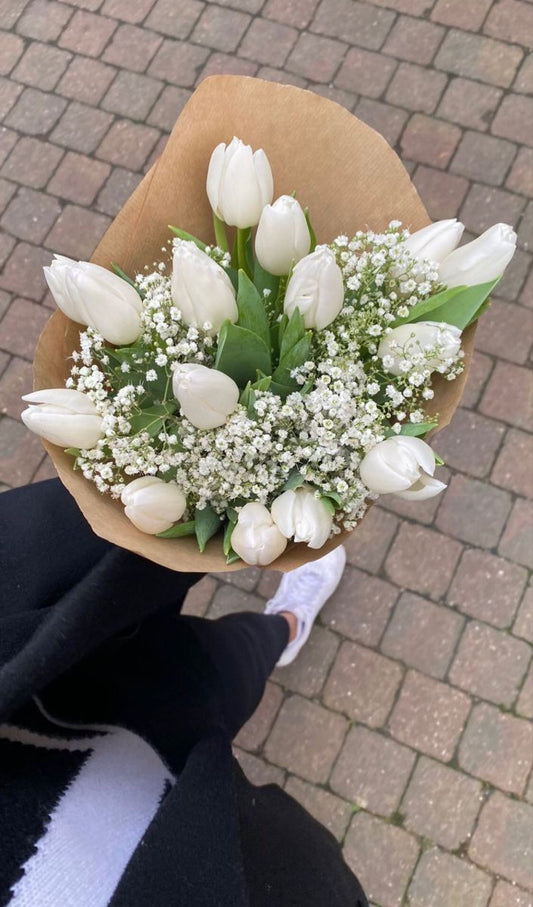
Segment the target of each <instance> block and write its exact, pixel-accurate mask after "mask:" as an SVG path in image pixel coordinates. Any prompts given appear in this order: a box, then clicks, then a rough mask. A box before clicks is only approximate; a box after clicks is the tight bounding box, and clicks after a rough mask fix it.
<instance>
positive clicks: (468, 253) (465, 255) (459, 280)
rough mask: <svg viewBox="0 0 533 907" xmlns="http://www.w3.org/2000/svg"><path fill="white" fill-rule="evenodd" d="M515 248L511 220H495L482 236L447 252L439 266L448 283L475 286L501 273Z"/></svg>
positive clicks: (457, 285) (514, 235) (448, 285)
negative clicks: (495, 222)
mask: <svg viewBox="0 0 533 907" xmlns="http://www.w3.org/2000/svg"><path fill="white" fill-rule="evenodd" d="M515 249H516V233H515V232H514V230H513V228H512V227H510V226H509V225H508V224H494V226H493V227H489V229H488V230H485V232H484V233H482V234H481V236H478V238H477V239H474V240H472V242H469V243H466V245H464V246H461V248H460V249H456V250H455V252H452V253H451V254H450V255H448V256H447V257H446V258H445V259H444V261H443V262H442V263H441V265H440V268H439V275H440V279H441V280H442V282H443V283H444V284H446V286H447V287H460V286H463V285H465V286H468V287H473V286H476V284H479V283H489V281H491V280H496V278H497V277H501V275H502V274H503V272H504V271H505V268H506V267H507V265H508V264H509V262H510V261H511V258H512V257H513V255H514V253H515Z"/></svg>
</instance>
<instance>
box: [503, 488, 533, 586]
mask: <svg viewBox="0 0 533 907" xmlns="http://www.w3.org/2000/svg"><path fill="white" fill-rule="evenodd" d="M499 551H500V553H501V554H503V555H504V556H505V557H509V558H510V559H511V560H512V561H517V562H518V563H519V564H524V566H526V567H530V568H531V569H533V514H532V513H531V504H530V503H529V501H523V500H518V501H516V502H515V504H514V507H513V510H512V513H511V516H510V517H509V520H508V522H507V526H506V527H505V532H504V534H503V536H502V540H501V542H500V545H499Z"/></svg>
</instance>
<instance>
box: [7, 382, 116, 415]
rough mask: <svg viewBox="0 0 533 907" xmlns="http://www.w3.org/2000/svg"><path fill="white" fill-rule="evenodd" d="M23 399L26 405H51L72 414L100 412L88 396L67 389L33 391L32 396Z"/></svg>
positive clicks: (56, 388)
mask: <svg viewBox="0 0 533 907" xmlns="http://www.w3.org/2000/svg"><path fill="white" fill-rule="evenodd" d="M22 399H23V400H24V401H25V402H26V403H50V404H52V405H54V406H60V407H62V408H63V409H66V410H69V411H70V412H72V413H87V414H88V415H95V414H96V413H97V412H98V410H97V409H96V406H95V405H94V403H93V401H92V400H91V399H90V398H89V397H88V396H87V394H84V393H82V392H81V391H76V390H71V389H69V388H67V387H51V388H47V389H44V390H40V391H32V392H31V393H30V394H24V396H23V397H22Z"/></svg>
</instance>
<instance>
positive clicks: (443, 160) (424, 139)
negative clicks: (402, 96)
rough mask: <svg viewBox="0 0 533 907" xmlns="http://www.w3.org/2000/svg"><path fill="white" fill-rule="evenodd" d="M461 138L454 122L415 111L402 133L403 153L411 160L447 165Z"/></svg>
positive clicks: (440, 165)
mask: <svg viewBox="0 0 533 907" xmlns="http://www.w3.org/2000/svg"><path fill="white" fill-rule="evenodd" d="M460 138H461V130H460V129H459V128H458V127H457V126H454V125H453V124H452V123H445V122H444V121H443V120H435V119H433V118H431V117H427V116H425V115H424V114H422V113H415V114H413V116H412V117H411V119H410V120H409V123H408V124H407V127H406V129H405V130H404V133H403V135H402V140H401V149H402V154H403V155H404V156H405V157H408V158H409V159H410V160H413V161H418V162H419V163H421V164H429V165H430V166H432V167H442V168H443V169H444V168H445V167H447V165H448V163H449V161H450V159H451V157H452V155H453V153H454V151H455V149H456V147H457V144H458V142H459V139H460Z"/></svg>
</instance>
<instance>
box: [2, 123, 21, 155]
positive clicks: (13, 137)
mask: <svg viewBox="0 0 533 907" xmlns="http://www.w3.org/2000/svg"><path fill="white" fill-rule="evenodd" d="M17 139H18V135H17V133H16V132H14V130H13V129H6V127H5V126H0V164H3V162H4V161H5V159H6V158H7V156H8V154H9V152H10V151H11V149H12V148H13V145H15V144H16V141H17Z"/></svg>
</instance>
